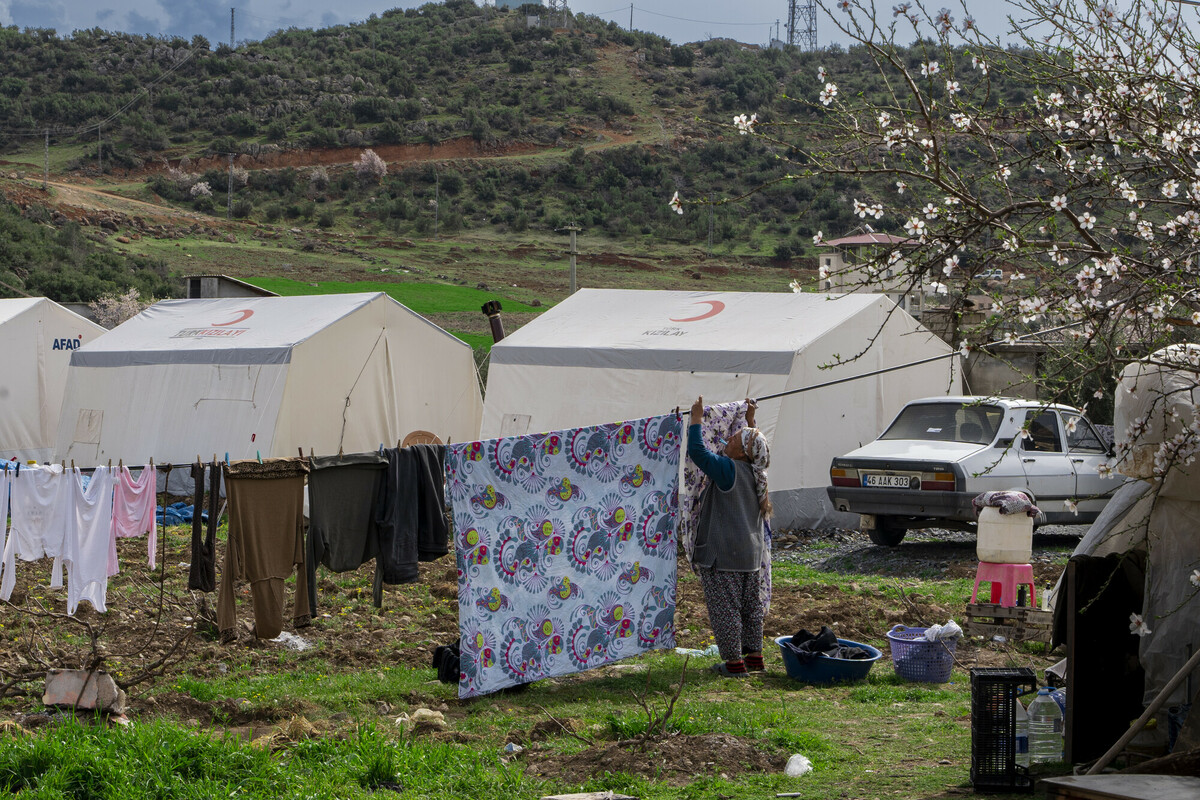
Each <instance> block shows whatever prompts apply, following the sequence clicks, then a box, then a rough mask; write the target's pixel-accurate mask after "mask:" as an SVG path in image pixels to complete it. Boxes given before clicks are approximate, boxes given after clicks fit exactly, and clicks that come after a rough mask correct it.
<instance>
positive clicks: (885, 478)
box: [862, 473, 912, 489]
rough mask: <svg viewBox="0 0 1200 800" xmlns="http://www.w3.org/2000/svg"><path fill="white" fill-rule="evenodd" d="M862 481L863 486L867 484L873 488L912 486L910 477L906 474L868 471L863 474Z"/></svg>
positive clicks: (905, 487)
mask: <svg viewBox="0 0 1200 800" xmlns="http://www.w3.org/2000/svg"><path fill="white" fill-rule="evenodd" d="M862 481H863V486H869V487H871V488H873V489H907V488H909V487H910V486H912V479H911V478H910V477H909V476H908V475H880V474H878V473H868V474H866V475H863V479H862Z"/></svg>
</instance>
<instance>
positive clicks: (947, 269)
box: [942, 256, 958, 275]
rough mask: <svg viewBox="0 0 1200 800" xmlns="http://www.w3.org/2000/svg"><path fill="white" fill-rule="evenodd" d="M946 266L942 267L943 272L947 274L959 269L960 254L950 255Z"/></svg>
mask: <svg viewBox="0 0 1200 800" xmlns="http://www.w3.org/2000/svg"><path fill="white" fill-rule="evenodd" d="M945 264H946V266H944V267H942V272H944V273H946V274H947V275H951V274H953V272H954V270H956V269H958V256H950V257H949V258H947V259H946V261H945Z"/></svg>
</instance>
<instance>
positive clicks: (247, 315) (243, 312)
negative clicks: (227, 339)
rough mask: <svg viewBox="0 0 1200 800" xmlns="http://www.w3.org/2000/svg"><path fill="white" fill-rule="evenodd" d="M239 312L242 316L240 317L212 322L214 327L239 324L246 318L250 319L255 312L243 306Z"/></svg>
mask: <svg viewBox="0 0 1200 800" xmlns="http://www.w3.org/2000/svg"><path fill="white" fill-rule="evenodd" d="M238 313H239V314H241V316H240V317H238V318H237V319H232V320H230V321H229V322H214V323H213V324H212V325H213V327H214V328H224V327H225V326H226V325H237V324H238V323H239V322H245V321H246V320H248V319H250V315H251V314H253V313H254V312H253V311H252V310H251V309H249V308H243V309H242V310H241V311H239V312H238Z"/></svg>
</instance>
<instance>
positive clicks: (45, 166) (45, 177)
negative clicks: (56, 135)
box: [42, 128, 50, 192]
mask: <svg viewBox="0 0 1200 800" xmlns="http://www.w3.org/2000/svg"><path fill="white" fill-rule="evenodd" d="M49 184H50V129H49V128H46V156H45V159H44V160H43V161H42V191H43V192H45V191H48V190H49V189H50V185H49Z"/></svg>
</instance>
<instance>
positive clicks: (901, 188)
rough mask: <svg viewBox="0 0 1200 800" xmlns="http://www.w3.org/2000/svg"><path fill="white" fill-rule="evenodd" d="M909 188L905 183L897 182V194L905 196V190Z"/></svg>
mask: <svg viewBox="0 0 1200 800" xmlns="http://www.w3.org/2000/svg"><path fill="white" fill-rule="evenodd" d="M907 188H908V184H907V183H905V182H904V181H896V194H904V190H905V189H907Z"/></svg>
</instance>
